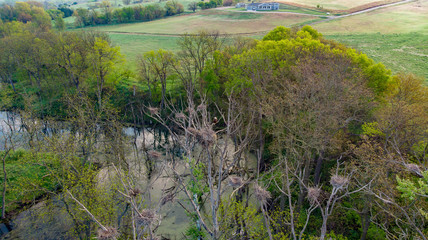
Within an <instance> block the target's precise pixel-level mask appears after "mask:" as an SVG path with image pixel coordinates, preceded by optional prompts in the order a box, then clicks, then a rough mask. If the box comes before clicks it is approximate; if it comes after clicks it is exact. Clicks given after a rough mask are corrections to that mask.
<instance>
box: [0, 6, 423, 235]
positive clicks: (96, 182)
mask: <svg viewBox="0 0 428 240" xmlns="http://www.w3.org/2000/svg"><path fill="white" fill-rule="evenodd" d="M148 7H149V6H147V7H146V8H148ZM137 8H138V7H136V8H123V9H121V10H120V14H119V12H118V13H115V11H114V12H111V16H110V17H111V18H110V19H114V18H117V17H118V14H119V15H121V16H122V13H123V16H122V17H124V18H126V19H132V17H131V18H128V17H125V15H126V16H128V15H127V14H128V13H129V16H134V18H135V14H136V12H137V11H136V9H137ZM178 8H179V7H178ZM144 9H145V8H144ZM175 9H177V6H176V5H175V4H174V3H173V2H171V3H170V4H167V6H166V11H165V12H166V14H173V13H174V12H175V11H176V10H175ZM117 11H119V10H117ZM30 13H31V12H30ZM106 13H107V12H105V14H106ZM140 13H141V12H139V14H140ZM78 14H79V16H80V15H81V14H82V13H79V12H78ZM163 14H165V13H163ZM30 15H31V14H30ZM82 15H83V14H82ZM115 16H116V17H115ZM142 16H143V14H142ZM108 18H109V17H108V16H107V15H103V18H102V19H104V20H105V19H108ZM135 19H136V18H135ZM16 20H18V19H16ZM104 20H103V21H104ZM126 21H127V20H126ZM83 25H85V24H83ZM0 35H1V37H2V38H1V39H0V47H1V49H4V50H5V51H2V52H0V79H1V89H0V90H1V91H0V99H1V109H2V110H8V111H13V112H16V113H19V118H20V125H22V126H23V128H24V129H25V131H24V132H20V134H21V135H23V136H25V138H24V140H21V141H18V140H16V138H14V137H13V136H15V135H14V134H16V132H15V131H14V130H13V128H11V127H9V128H7V127H5V128H3V131H2V135H1V137H2V141H1V143H2V145H3V146H2V149H3V150H4V151H3V153H2V154H1V155H0V157H2V160H3V166H4V175H3V178H2V179H3V181H2V183H3V189H4V194H3V197H2V199H3V207H4V208H3V209H6V210H7V212H5V213H4V214H3V215H4V216H7V214H10V213H12V210H13V209H11V207H12V206H14V207H15V208H14V209H16V206H17V205H16V203H17V202H19V201H22V202H23V203H25V202H27V201H28V198H31V197H33V198H36V197H37V198H38V199H40V196H45V197H46V199H45V200H44V202H45V204H46V205H48V206H51V207H52V208H60V209H62V210H63V212H64V214H65V215H66V216H67V217H66V218H67V219H69V221H70V224H68V225H67V226H68V227H65V226H64V227H63V228H62V229H61V231H63V232H65V233H64V235H61V236H64V237H65V236H68V237H70V236H71V237H73V238H80V239H89V238H91V237H94V236H98V238H100V239H110V238H111V239H112V238H121V239H122V238H123V239H126V238H131V237H132V238H134V239H156V234H157V233H156V231H157V229H158V228H159V225H161V226H162V222H161V221H160V219H161V218H162V216H161V215H162V214H161V209H162V208H163V207H164V206H165V205H167V204H175V203H174V199H175V200H176V201H177V202H178V203H179V204H180V206H182V207H183V208H185V209H186V212H187V214H188V219H189V221H188V228H187V230H186V231H184V232H183V234H186V238H187V239H200V238H204V239H290V238H292V239H311V238H319V239H325V238H333V239H385V238H387V239H395V238H403V239H412V238H413V239H417V238H420V239H426V238H427V236H428V232H427V229H428V225H427V221H428V218H427V213H426V209H427V207H428V198H427V191H426V190H427V189H426V186H427V174H428V173H427V167H428V157H427V155H426V150H427V148H428V88H427V87H426V86H425V85H423V83H422V81H421V80H420V79H419V78H417V77H415V76H413V75H405V74H401V75H397V76H392V75H391V72H390V71H389V70H388V69H386V68H385V67H384V66H383V65H382V64H381V63H376V62H374V61H373V60H371V59H369V58H368V57H367V56H366V55H364V54H362V53H359V52H357V51H355V50H354V49H349V48H346V47H345V46H343V45H341V44H339V43H337V42H334V41H329V40H326V39H324V38H323V36H322V34H320V33H318V32H317V31H316V30H314V29H313V28H311V27H309V26H305V27H302V28H301V29H288V28H285V27H278V28H276V29H274V30H273V31H271V32H270V33H268V34H267V35H266V36H265V37H264V38H263V40H261V41H256V40H253V39H242V38H238V39H234V40H233V41H228V42H227V44H226V42H225V41H224V39H222V38H221V37H220V35H219V34H218V33H208V32H199V33H197V34H185V35H183V36H182V37H181V38H180V40H179V42H178V43H179V45H180V48H181V50H180V52H179V53H177V54H174V53H172V52H169V51H165V50H158V51H151V52H148V53H145V54H143V55H141V56H140V57H139V59H138V61H137V63H136V64H137V66H136V67H137V71H136V72H132V71H130V70H128V69H127V68H126V67H124V65H123V62H124V60H123V57H122V56H121V54H120V51H119V49H118V48H117V47H114V46H112V44H111V43H110V41H109V39H108V37H106V36H105V35H103V34H99V33H91V32H54V31H53V30H50V28H46V27H44V25H43V24H41V25H37V24H36V25H35V24H32V23H31V21H28V22H23V21H21V22H16V21H10V22H5V23H3V24H2V25H1V29H0ZM137 82H138V85H137V84H136V83H137ZM141 86H144V87H141ZM58 120H62V122H58ZM5 126H10V125H7V124H6V125H5ZM125 126H132V127H134V128H133V131H134V134H135V135H131V136H127V135H125V134H124V132H126V129H125ZM144 128H146V129H147V131H149V132H150V134H151V135H150V136H152V135H153V137H150V136H149V134H148V133H147V132H146V130H142V129H144ZM138 131H142V133H141V135H138V134H137V132H138ZM146 134H147V135H146ZM139 137H140V138H139ZM141 137H142V139H141ZM18 142H19V143H18ZM20 147H21V148H24V149H25V150H19V148H20ZM17 169H18V170H17ZM8 173H9V174H8ZM20 173H22V174H20ZM42 175H43V176H42ZM17 179H18V180H19V182H22V185H18V184H17V181H18V180H17ZM20 179H23V180H20ZM164 179H168V180H167V181H165V180H164ZM143 182H144V183H143ZM159 182H160V183H159ZM30 183H31V184H33V185H34V186H36V187H37V188H36V189H37V191H35V192H34V193H33V195H31V194H23V195H22V196H20V195H19V194H17V189H23V190H27V189H29V188H30V185H28V184H30ZM160 188H162V190H160ZM159 191H160V192H161V193H159ZM156 192H157V193H158V194H159V195H158V196H157V197H152V194H153V195H154V194H155V193H156ZM58 202H60V204H58ZM82 209H83V210H82ZM9 216H10V215H9ZM64 218H65V217H64ZM175 237H181V235H180V236H175ZM30 238H31V237H30ZM35 238H37V236H36V237H35Z"/></svg>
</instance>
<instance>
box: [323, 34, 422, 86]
mask: <svg viewBox="0 0 428 240" xmlns="http://www.w3.org/2000/svg"><path fill="white" fill-rule="evenodd" d="M325 37H326V38H328V39H334V40H336V41H338V42H341V43H344V44H345V45H347V46H349V47H352V48H355V49H357V50H359V51H361V52H363V53H365V54H367V56H369V57H370V58H372V59H373V60H375V61H377V62H382V63H383V64H385V66H386V67H388V68H390V69H391V70H392V71H393V72H394V73H399V72H404V73H414V74H416V75H418V76H421V77H424V78H425V80H426V81H428V47H427V39H428V35H424V34H421V33H402V34H378V33H375V34H353V35H327V36H325Z"/></svg>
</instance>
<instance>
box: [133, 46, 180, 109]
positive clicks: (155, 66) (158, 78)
mask: <svg viewBox="0 0 428 240" xmlns="http://www.w3.org/2000/svg"><path fill="white" fill-rule="evenodd" d="M174 64H175V63H174V54H173V53H172V52H170V51H165V50H162V49H159V50H158V51H156V52H154V51H150V52H147V53H145V54H144V57H143V58H140V66H141V69H140V72H141V73H142V74H143V75H142V76H141V77H142V78H145V80H146V81H147V82H148V84H149V89H150V84H155V83H156V82H160V84H161V89H162V97H161V103H160V106H161V109H164V107H165V97H166V87H167V78H168V76H169V75H171V73H172V70H173V65H174ZM151 79H153V80H151ZM151 81H152V82H151Z"/></svg>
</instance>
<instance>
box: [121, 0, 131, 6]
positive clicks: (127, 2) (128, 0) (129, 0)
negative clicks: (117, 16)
mask: <svg viewBox="0 0 428 240" xmlns="http://www.w3.org/2000/svg"><path fill="white" fill-rule="evenodd" d="M123 3H124V4H125V5H129V4H130V3H131V0H123Z"/></svg>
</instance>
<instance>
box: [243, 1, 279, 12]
mask: <svg viewBox="0 0 428 240" xmlns="http://www.w3.org/2000/svg"><path fill="white" fill-rule="evenodd" d="M278 9H279V3H276V2H269V3H250V4H248V5H247V11H273V10H278Z"/></svg>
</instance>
